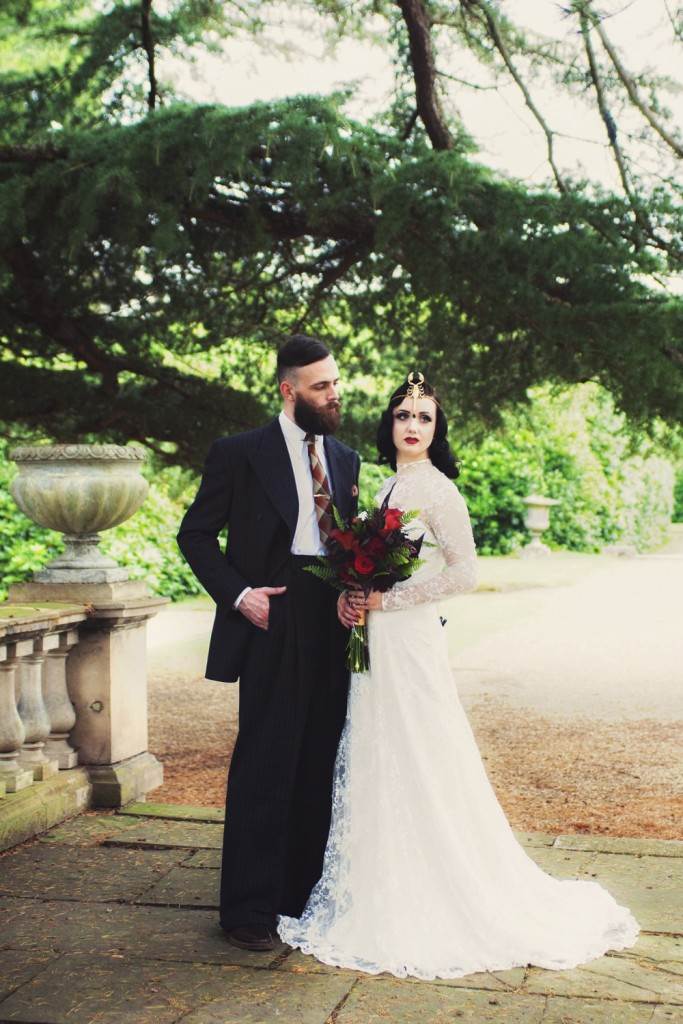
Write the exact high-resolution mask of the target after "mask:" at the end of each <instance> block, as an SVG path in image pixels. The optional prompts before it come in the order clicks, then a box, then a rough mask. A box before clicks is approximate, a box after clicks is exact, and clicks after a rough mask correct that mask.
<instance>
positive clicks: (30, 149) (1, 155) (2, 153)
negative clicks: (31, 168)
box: [0, 143, 67, 164]
mask: <svg viewBox="0 0 683 1024" xmlns="http://www.w3.org/2000/svg"><path fill="white" fill-rule="evenodd" d="M66 156H67V151H66V150H65V149H60V148H59V147H58V146H53V145H52V144H51V143H47V144H46V145H44V146H0V164H20V163H21V164H39V163H43V162H44V161H46V160H63V159H64V157H66Z"/></svg>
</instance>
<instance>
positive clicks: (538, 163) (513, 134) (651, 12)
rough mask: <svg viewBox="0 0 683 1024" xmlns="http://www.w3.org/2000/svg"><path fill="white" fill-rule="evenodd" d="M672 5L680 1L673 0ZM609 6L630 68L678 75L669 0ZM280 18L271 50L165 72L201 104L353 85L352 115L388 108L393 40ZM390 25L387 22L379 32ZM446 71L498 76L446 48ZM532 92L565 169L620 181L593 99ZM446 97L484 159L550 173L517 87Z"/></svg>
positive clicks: (531, 9)
mask: <svg viewBox="0 0 683 1024" xmlns="http://www.w3.org/2000/svg"><path fill="white" fill-rule="evenodd" d="M265 6H266V5H264V7H265ZM669 6H670V8H671V9H673V7H674V6H675V5H674V4H672V3H671V0H669ZM504 9H505V10H506V12H507V13H508V14H509V15H510V17H512V18H513V19H514V20H516V21H517V22H518V23H520V24H522V25H524V26H525V27H527V28H529V29H532V30H533V31H534V32H536V33H540V34H547V35H549V36H553V37H554V36H556V35H557V34H558V33H560V34H562V35H564V34H566V33H568V32H575V31H576V21H575V20H574V21H570V20H567V19H566V18H564V17H563V15H562V13H561V7H560V4H558V3H556V2H554V0H509V2H508V3H507V4H505V5H504ZM282 10H283V9H282V8H280V11H282ZM601 10H603V11H608V12H613V14H612V16H610V17H609V18H607V20H606V22H605V25H606V28H607V31H608V33H609V35H610V36H611V38H612V41H613V42H614V43H615V44H616V45H617V46H618V47H619V49H620V51H621V54H622V57H623V59H624V61H625V63H626V65H627V67H629V68H630V69H631V70H633V71H634V72H639V71H642V70H644V69H648V70H654V71H656V72H657V73H658V74H661V75H671V76H672V77H679V64H680V59H681V53H682V48H681V47H680V44H679V47H678V52H677V51H676V48H675V47H674V44H673V43H672V42H671V36H672V33H671V31H670V28H668V26H667V23H666V7H665V0H630V2H629V0H621V2H617V0H604V2H603V3H602V4H601ZM280 18H281V19H283V21H282V23H281V24H280V25H279V26H277V27H276V28H275V29H273V30H271V31H270V32H269V35H268V37H267V46H266V47H265V48H264V46H263V45H261V44H260V43H259V42H257V41H254V40H252V39H232V40H229V41H228V42H226V43H225V44H224V45H223V50H222V54H221V55H220V56H206V55H202V57H201V58H200V62H199V64H198V65H197V66H195V67H193V68H188V67H186V66H185V67H183V66H182V65H181V64H180V63H179V62H171V61H169V60H166V61H165V63H164V70H165V72H166V73H167V74H168V73H169V72H171V73H172V75H173V77H174V79H175V81H176V83H177V85H178V86H179V87H181V88H182V89H183V91H184V92H186V93H188V94H189V95H190V96H191V97H192V98H193V99H195V100H197V101H200V102H201V101H203V102H220V103H225V104H226V105H228V106H241V105H244V104H248V103H251V102H253V101H255V100H273V99H278V98H282V97H284V96H291V95H296V94H298V93H318V94H328V93H330V92H333V91H334V90H335V89H338V88H340V87H341V86H344V85H348V84H349V83H354V86H355V90H356V92H355V95H354V98H353V100H352V101H351V103H350V104H349V106H348V113H349V114H350V116H352V117H355V118H357V119H358V120H365V119H366V118H367V117H368V116H370V115H371V114H373V113H375V112H377V111H379V110H381V109H383V108H386V106H387V105H388V101H389V97H390V94H391V89H392V71H391V65H390V52H389V50H388V46H387V45H383V44H382V43H378V44H372V43H370V42H364V43H360V42H356V41H352V40H347V41H344V42H342V43H340V44H338V45H337V46H336V47H335V48H334V50H332V51H330V49H329V48H328V47H327V46H326V44H325V42H324V41H323V39H322V34H323V29H324V27H325V26H324V22H323V21H322V19H317V21H318V24H317V25H316V24H315V22H316V19H315V18H313V17H312V16H311V15H310V14H307V15H306V17H305V21H304V19H303V18H302V16H301V14H300V13H299V15H298V16H297V15H296V14H292V10H291V9H289V11H287V12H286V14H285V16H284V18H283V14H282V13H281V14H280ZM383 25H384V23H383V22H379V21H378V23H377V27H378V29H381V27H382V26H383ZM597 47H598V42H597V40H596V48H597ZM287 51H289V52H287ZM439 68H440V70H443V71H446V72H448V73H450V74H453V75H455V76H457V77H459V78H462V79H465V80H466V81H475V82H477V83H479V84H487V81H489V82H490V80H487V72H486V71H485V70H484V69H482V68H481V66H479V65H478V64H477V63H476V61H475V60H474V58H471V57H469V55H464V56H463V55H462V53H460V52H459V53H458V54H455V53H454V54H452V55H449V54H448V53H447V52H446V51H445V50H444V49H443V48H441V50H440V56H439ZM532 91H533V93H534V100H535V102H536V103H537V105H538V106H539V108H540V109H541V111H542V113H543V114H544V116H545V117H546V119H547V121H548V122H549V123H550V125H551V127H552V128H553V129H555V130H557V131H559V132H561V133H564V135H566V136H569V138H558V139H557V142H556V146H557V155H558V160H559V163H560V165H561V166H562V168H563V170H568V171H570V172H571V173H575V174H577V175H585V176H587V177H590V178H591V179H593V180H596V181H599V182H600V183H602V184H603V185H606V186H611V187H617V178H616V172H615V169H614V163H613V160H612V157H611V155H610V153H609V152H608V150H607V148H606V145H605V142H606V139H605V131H604V127H603V125H602V122H601V121H600V119H599V118H598V117H597V115H596V113H595V109H594V108H595V104H594V101H593V99H592V97H591V103H590V104H583V103H582V102H581V101H580V100H576V99H572V98H569V97H567V96H566V95H563V94H562V92H561V91H560V90H556V89H553V88H548V87H545V88H544V87H543V86H536V87H533V84H532ZM447 102H448V103H449V104H451V105H452V108H453V109H454V110H455V111H457V112H458V113H459V114H460V115H461V116H462V119H463V121H464V123H465V125H466V127H467V128H468V130H469V131H470V132H471V133H472V134H473V135H474V136H475V139H476V141H477V143H478V145H479V147H480V153H479V159H481V160H482V162H484V163H487V164H489V165H491V166H493V167H496V168H497V169H499V170H500V171H502V172H503V173H506V174H509V175H512V176H513V177H517V178H521V179H525V180H526V181H528V182H529V183H534V182H540V181H542V180H544V179H545V178H547V177H548V173H549V171H548V165H547V161H546V145H545V138H544V136H543V135H542V133H541V131H540V129H539V127H538V126H537V124H536V122H535V120H534V118H533V117H532V115H531V113H530V111H529V110H528V109H527V108H526V107H525V105H524V101H523V99H522V97H521V95H520V93H519V90H518V89H517V87H516V86H515V85H514V84H513V83H511V82H509V83H508V84H505V85H504V86H503V87H502V88H500V89H498V90H496V91H493V90H491V91H477V90H474V89H471V88H468V87H467V86H463V85H457V84H454V85H452V86H451V88H450V92H449V97H448V101H447ZM668 103H669V106H670V107H671V108H672V109H674V111H675V113H676V115H677V117H676V120H677V123H678V125H679V126H680V125H681V124H682V123H683V100H682V98H681V94H680V93H679V95H678V96H676V97H672V98H669V100H668ZM618 125H619V130H620V132H621V133H625V132H626V131H632V130H637V129H638V127H639V126H640V119H639V118H635V117H634V116H630V115H629V117H628V118H624V117H623V116H621V117H619V119H618ZM639 157H640V159H641V161H642V166H643V167H645V166H648V167H649V168H650V169H653V168H656V167H657V165H656V164H653V162H652V152H651V151H650V150H648V149H647V148H643V149H642V150H641V151H640V154H639Z"/></svg>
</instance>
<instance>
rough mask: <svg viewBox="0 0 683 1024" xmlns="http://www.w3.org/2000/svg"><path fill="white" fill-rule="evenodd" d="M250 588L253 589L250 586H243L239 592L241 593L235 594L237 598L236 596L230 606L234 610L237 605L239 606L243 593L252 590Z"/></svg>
mask: <svg viewBox="0 0 683 1024" xmlns="http://www.w3.org/2000/svg"><path fill="white" fill-rule="evenodd" d="M252 589H253V588H252V587H245V588H244V590H243V591H242V593H241V594H238V596H237V598H236V600H235V603H234V605H233V606H232V607H233V608H234V609H235V611H237V609H238V608H239V606H240V601H241V600H242V598H243V597H244V595H245V594H248V593H249V591H250V590H252Z"/></svg>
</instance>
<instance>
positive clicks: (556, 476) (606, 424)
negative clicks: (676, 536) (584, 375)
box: [458, 385, 673, 554]
mask: <svg viewBox="0 0 683 1024" xmlns="http://www.w3.org/2000/svg"><path fill="white" fill-rule="evenodd" d="M458 455H459V457H460V458H461V460H462V463H463V471H462V476H461V478H460V479H459V480H458V485H459V486H460V489H461V490H462V492H463V495H464V497H465V499H466V501H467V503H468V507H469V510H470V515H471V517H472V524H473V529H474V534H475V539H476V541H477V545H478V548H479V551H480V553H481V554H506V553H508V552H510V551H512V550H514V549H515V548H517V547H519V546H520V545H521V544H524V543H526V541H527V540H528V539H529V535H528V533H527V531H526V529H525V527H524V515H525V505H524V502H523V498H524V497H525V496H527V495H528V494H531V493H534V492H535V493H541V494H543V495H544V496H545V497H549V498H555V499H557V500H558V501H559V502H560V504H559V505H557V506H556V507H555V508H553V509H552V511H551V515H550V528H549V529H548V530H547V531H546V532H545V533H544V535H543V538H544V540H545V541H547V542H548V543H550V545H551V546H555V547H559V548H567V549H570V550H574V551H598V550H599V549H600V548H601V547H603V546H605V545H606V544H610V543H616V542H620V543H625V544H629V545H633V546H634V547H635V548H636V549H637V550H639V551H642V550H646V549H647V548H651V547H656V546H657V545H658V544H660V543H662V541H663V540H664V539H665V538H666V535H667V531H668V526H669V523H670V521H671V513H672V492H673V470H672V465H671V462H670V461H669V460H668V459H667V458H665V457H664V456H663V455H662V454H661V449H658V448H657V447H656V446H653V445H651V444H649V443H648V442H646V441H643V440H641V441H640V442H634V440H633V438H632V437H631V436H630V435H629V434H628V433H627V432H626V431H625V429H624V417H623V416H622V415H619V414H618V413H616V412H615V409H614V403H613V402H612V400H611V399H610V397H609V395H608V394H607V393H606V392H604V391H603V390H602V389H600V388H597V387H595V386H593V385H582V386H580V387H576V388H570V389H565V390H563V391H559V392H555V393H553V391H552V390H551V389H549V388H545V389H537V390H536V392H535V393H534V397H533V401H532V403H531V405H530V406H528V407H523V408H521V409H519V410H517V411H516V412H510V413H508V414H506V416H505V424H504V427H503V428H501V429H500V430H498V431H495V432H493V433H491V434H488V435H487V436H486V437H485V438H484V439H483V441H482V442H480V443H469V444H465V445H462V446H460V449H459V451H458Z"/></svg>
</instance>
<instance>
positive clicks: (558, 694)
mask: <svg viewBox="0 0 683 1024" xmlns="http://www.w3.org/2000/svg"><path fill="white" fill-rule="evenodd" d="M679 537H680V534H679ZM679 545H680V539H678V538H677V539H676V541H675V542H674V546H672V547H671V548H669V549H667V550H666V552H665V553H661V554H659V555H655V556H651V557H638V558H628V559H627V558H616V557H599V558H596V557H591V556H584V557H581V556H566V555H554V556H550V558H549V559H546V560H542V564H540V563H539V562H536V563H534V564H531V563H525V562H523V561H521V560H517V559H482V560H481V563H482V566H481V569H482V571H481V575H482V584H481V589H480V591H479V592H477V593H475V594H470V595H464V596H460V597H458V598H456V599H454V600H453V601H451V602H450V604H449V605H448V606H447V609H446V611H445V614H446V616H447V618H448V625H447V629H448V631H449V643H450V645H451V653H452V664H453V668H454V673H455V680H456V683H457V685H458V688H459V693H460V695H461V698H462V701H463V704H464V705H465V708H466V709H467V712H468V715H469V718H470V721H471V723H472V726H473V729H474V731H475V733H476V736H477V740H478V742H479V745H480V749H481V751H482V756H483V757H484V759H485V761H486V765H487V770H488V773H489V776H490V778H491V781H492V783H493V785H494V787H495V789H496V792H497V794H498V797H499V799H500V802H501V804H502V805H503V807H504V809H505V811H506V813H507V815H508V817H509V819H510V821H511V823H512V824H513V826H514V827H516V828H520V829H523V830H529V831H542V832H550V833H559V832H563V831H564V832H567V831H569V832H582V831H585V832H591V833H594V834H597V833H603V834H611V835H628V836H655V837H659V838H669V839H683V767H682V765H683V688H682V687H681V682H682V681H683V679H682V675H683V629H682V628H681V622H680V620H681V615H680V609H681V608H682V607H683V552H681V551H679V547H678V546H679ZM681 547H683V545H681ZM211 620H212V606H211V605H210V604H208V603H204V602H201V601H194V602H187V603H184V604H181V605H175V606H172V607H170V608H168V609H167V610H166V611H164V612H162V613H161V615H160V616H158V618H157V619H155V620H153V621H152V623H151V624H150V650H149V656H150V749H152V750H153V751H154V752H155V753H156V754H157V755H158V756H160V757H161V759H162V760H163V762H164V767H165V777H166V781H165V782H164V785H163V786H162V787H161V788H160V789H158V790H156V791H155V792H154V793H153V794H150V796H151V798H152V799H154V800H164V801H168V802H175V803H195V804H202V805H206V806H220V805H222V803H223V801H224V795H225V778H226V771H227V766H228V762H229V756H230V751H231V750H232V746H233V744H234V739H235V732H236V722H237V710H238V702H237V687H236V686H231V685H228V684H223V683H216V682H210V681H208V680H205V679H204V678H203V668H204V659H205V655H206V645H207V641H208V635H209V630H210V625H211Z"/></svg>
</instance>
